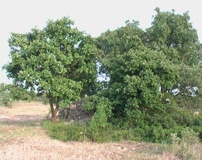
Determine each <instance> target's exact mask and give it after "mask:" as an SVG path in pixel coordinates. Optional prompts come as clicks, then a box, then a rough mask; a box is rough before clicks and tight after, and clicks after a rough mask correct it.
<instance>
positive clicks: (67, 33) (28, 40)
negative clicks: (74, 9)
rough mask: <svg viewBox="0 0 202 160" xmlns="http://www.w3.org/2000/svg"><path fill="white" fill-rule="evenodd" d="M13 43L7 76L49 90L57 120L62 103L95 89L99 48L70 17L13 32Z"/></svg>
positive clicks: (18, 81)
mask: <svg viewBox="0 0 202 160" xmlns="http://www.w3.org/2000/svg"><path fill="white" fill-rule="evenodd" d="M9 46H10V48H11V53H10V55H11V62H10V63H8V64H7V65H5V66H4V69H6V70H7V76H8V77H9V78H13V79H14V83H15V85H20V86H23V87H24V88H25V89H29V88H30V89H32V90H37V92H39V93H41V94H42V93H45V94H46V96H47V98H48V99H49V103H50V108H51V114H52V121H53V122H55V121H56V117H57V112H58V110H59V108H60V106H65V105H67V104H70V103H71V101H74V100H76V99H79V98H80V95H81V94H85V93H86V94H91V93H92V92H93V89H92V87H93V84H94V83H95V81H96V63H95V61H96V59H95V57H96V47H95V45H94V42H93V39H92V38H91V37H90V36H89V35H86V34H85V33H83V32H81V31H79V30H78V29H77V28H74V27H73V21H71V20H70V19H69V18H67V17H64V18H62V19H60V20H56V21H48V23H47V26H46V27H45V28H44V29H42V30H39V29H36V28H34V29H32V30H31V32H29V33H26V34H18V33H12V34H11V38H10V39H9Z"/></svg>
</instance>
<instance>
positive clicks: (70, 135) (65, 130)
mask: <svg viewBox="0 0 202 160" xmlns="http://www.w3.org/2000/svg"><path fill="white" fill-rule="evenodd" d="M42 126H43V127H44V128H45V129H46V130H47V132H48V133H49V135H50V136H51V137H52V138H54V139H58V140H62V141H84V140H85V135H86V133H85V132H86V131H85V130H86V128H85V126H83V125H81V124H79V123H69V124H68V123H67V122H63V121H61V122H57V123H52V122H50V121H44V122H43V123H42Z"/></svg>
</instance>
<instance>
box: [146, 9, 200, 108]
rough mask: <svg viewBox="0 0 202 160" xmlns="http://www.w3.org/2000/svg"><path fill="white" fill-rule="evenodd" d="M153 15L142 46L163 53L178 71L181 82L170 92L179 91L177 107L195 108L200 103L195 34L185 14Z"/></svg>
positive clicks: (198, 64) (176, 97)
mask: <svg viewBox="0 0 202 160" xmlns="http://www.w3.org/2000/svg"><path fill="white" fill-rule="evenodd" d="M156 12H157V14H156V15H155V16H154V20H153V22H152V26H151V27H150V28H148V29H147V30H146V34H145V35H146V36H145V37H146V38H145V41H144V43H145V45H146V46H148V47H149V48H151V49H154V50H158V51H161V52H163V53H164V54H165V55H166V57H167V59H168V60H170V61H172V62H173V63H174V65H175V66H176V68H178V73H179V75H180V79H179V80H178V81H177V82H176V84H175V85H174V88H173V90H174V89H175V90H178V94H177V95H176V96H175V99H176V102H177V103H178V105H179V106H181V107H188V108H193V107H194V108H197V106H199V105H198V104H199V102H197V101H198V100H200V99H202V90H201V89H202V81H201V80H202V78H201V75H202V74H201V73H202V68H201V61H202V52H201V49H202V45H201V44H200V42H199V39H198V35H197V31H196V30H195V29H194V28H193V26H192V24H191V22H190V17H189V14H188V12H186V13H184V14H183V15H180V14H175V11H174V10H173V11H172V12H161V11H160V9H159V8H156ZM162 89H163V90H162V92H168V90H167V89H166V88H165V87H164V86H162ZM193 95H194V96H193ZM197 99H198V100H197ZM183 101H184V102H183Z"/></svg>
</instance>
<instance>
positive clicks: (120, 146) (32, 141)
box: [0, 102, 178, 160]
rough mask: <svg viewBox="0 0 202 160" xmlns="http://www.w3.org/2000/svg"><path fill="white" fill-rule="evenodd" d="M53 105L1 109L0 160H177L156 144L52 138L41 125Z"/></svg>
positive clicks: (23, 105) (34, 104) (28, 103)
mask: <svg viewBox="0 0 202 160" xmlns="http://www.w3.org/2000/svg"><path fill="white" fill-rule="evenodd" d="M48 113H49V106H47V105H43V104H41V103H39V102H17V103H15V104H14V105H13V107H12V108H7V107H3V106H0V129H1V130H0V160H133V159H134V160H155V159H157V160H177V159H178V158H177V157H176V156H174V155H172V154H169V153H164V152H161V151H159V148H158V146H157V145H156V144H148V143H142V142H120V143H102V144H99V143H92V142H62V141H58V140H54V139H51V138H50V137H49V136H48V135H47V134H46V132H45V131H44V130H43V129H42V127H41V125H40V122H41V121H42V120H43V119H45V118H46V117H47V115H48Z"/></svg>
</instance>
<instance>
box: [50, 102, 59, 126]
mask: <svg viewBox="0 0 202 160" xmlns="http://www.w3.org/2000/svg"><path fill="white" fill-rule="evenodd" d="M49 103H50V108H51V121H52V122H53V123H55V122H56V121H57V113H58V110H59V108H60V105H59V99H58V100H57V102H56V107H54V105H53V99H52V98H49Z"/></svg>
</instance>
